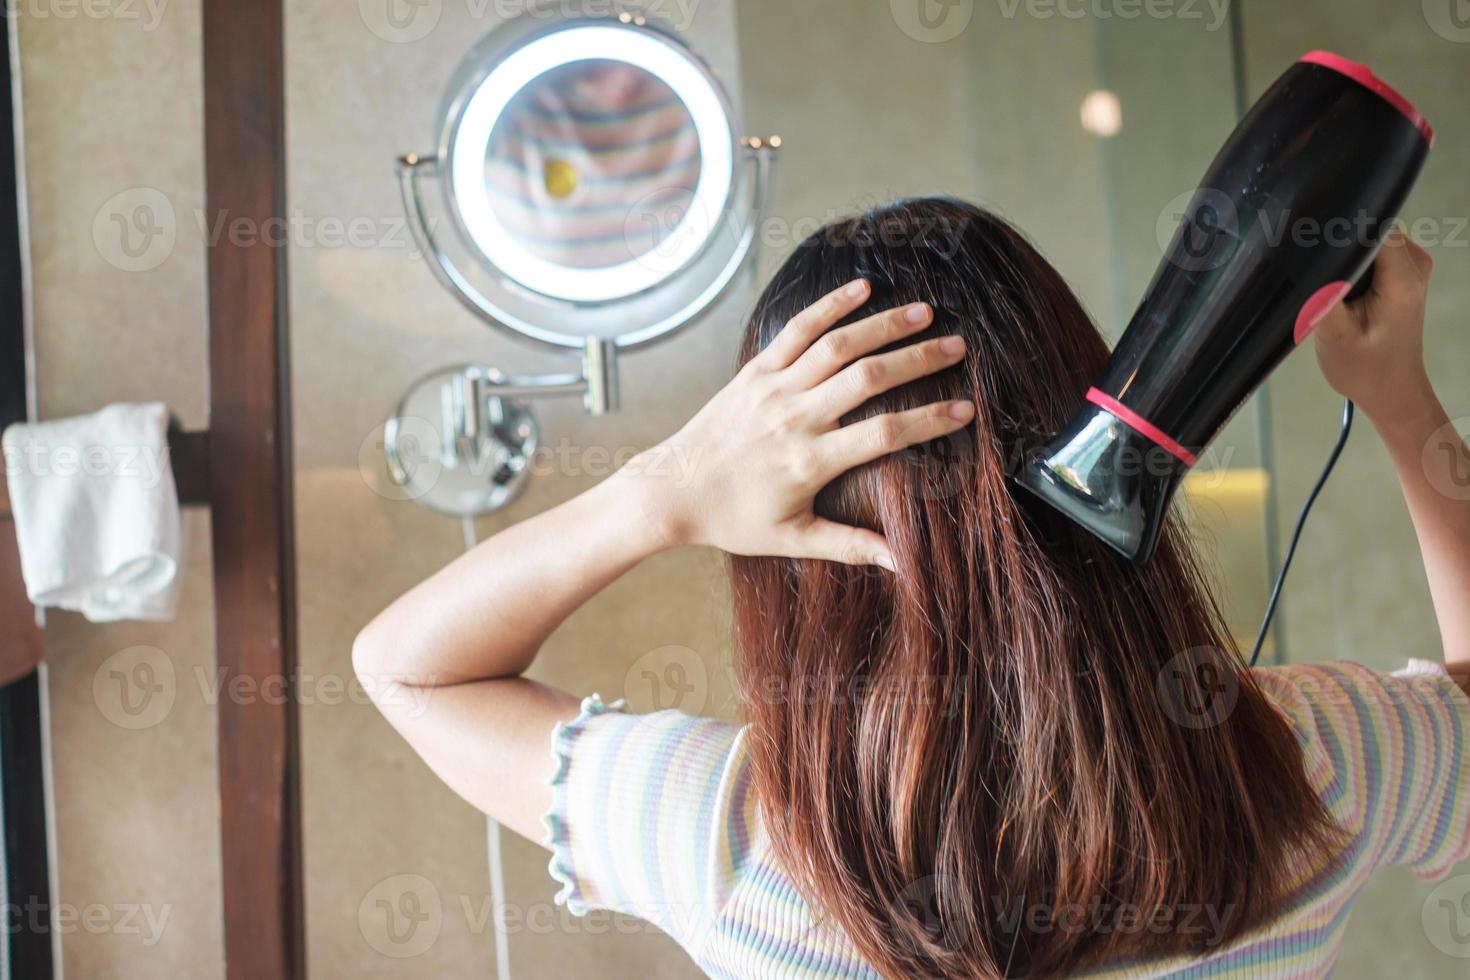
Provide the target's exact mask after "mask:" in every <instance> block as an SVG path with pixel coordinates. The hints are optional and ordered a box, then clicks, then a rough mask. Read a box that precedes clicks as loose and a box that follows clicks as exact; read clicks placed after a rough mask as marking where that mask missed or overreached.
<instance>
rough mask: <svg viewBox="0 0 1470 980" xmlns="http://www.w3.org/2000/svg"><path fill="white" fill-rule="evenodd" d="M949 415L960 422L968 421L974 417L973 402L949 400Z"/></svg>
mask: <svg viewBox="0 0 1470 980" xmlns="http://www.w3.org/2000/svg"><path fill="white" fill-rule="evenodd" d="M949 417H950V418H952V419H955V420H957V421H960V422H968V421H970V419H972V418H974V417H975V403H974V402H950V403H949Z"/></svg>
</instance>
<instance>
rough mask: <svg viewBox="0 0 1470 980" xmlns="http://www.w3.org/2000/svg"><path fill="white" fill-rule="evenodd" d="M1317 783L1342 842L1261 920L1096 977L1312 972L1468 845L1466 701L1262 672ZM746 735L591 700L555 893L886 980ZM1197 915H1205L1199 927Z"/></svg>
mask: <svg viewBox="0 0 1470 980" xmlns="http://www.w3.org/2000/svg"><path fill="white" fill-rule="evenodd" d="M1256 677H1257V679H1258V681H1259V683H1260V685H1261V687H1262V689H1263V690H1264V691H1265V693H1266V695H1267V697H1269V698H1270V699H1271V700H1272V702H1273V703H1275V704H1276V705H1277V707H1278V708H1279V709H1280V710H1281V711H1282V712H1283V713H1284V714H1285V716H1286V717H1287V718H1288V719H1289V721H1290V723H1291V725H1292V727H1293V729H1294V730H1295V732H1296V735H1297V738H1298V740H1299V742H1300V744H1301V747H1302V751H1303V753H1304V757H1305V761H1306V771H1307V776H1308V778H1309V779H1310V781H1311V783H1312V786H1313V788H1314V789H1315V790H1316V792H1317V793H1318V795H1319V796H1320V797H1321V799H1322V800H1323V801H1324V803H1325V804H1326V806H1327V808H1328V811H1329V812H1330V813H1331V815H1332V816H1333V818H1335V819H1336V821H1337V822H1338V823H1339V825H1340V826H1342V827H1343V828H1344V829H1345V831H1346V832H1347V840H1348V841H1349V843H1348V845H1347V848H1346V851H1345V853H1344V854H1343V855H1342V860H1340V861H1329V860H1324V859H1322V858H1320V857H1319V858H1318V859H1317V860H1316V861H1315V862H1313V863H1311V864H1308V863H1306V862H1304V863H1303V864H1302V866H1301V867H1300V868H1299V869H1298V872H1299V873H1298V874H1296V875H1295V876H1294V877H1295V884H1294V887H1293V889H1292V892H1291V894H1292V896H1293V897H1292V898H1291V900H1290V901H1289V902H1288V903H1287V904H1286V905H1285V907H1284V908H1283V909H1282V910H1281V913H1280V914H1279V915H1278V916H1277V917H1276V918H1275V919H1274V920H1272V921H1271V922H1270V923H1268V924H1266V925H1265V926H1264V927H1262V928H1260V929H1258V930H1256V931H1254V932H1252V933H1250V934H1248V935H1247V936H1245V937H1243V938H1242V939H1241V940H1239V941H1237V942H1236V943H1234V944H1233V945H1230V946H1228V947H1222V948H1221V949H1220V950H1219V951H1218V952H1215V953H1212V954H1207V955H1206V956H1204V957H1202V958H1197V959H1173V960H1167V961H1163V960H1161V961H1157V962H1149V963H1131V964H1126V965H1118V966H1114V967H1112V968H1110V969H1106V970H1103V971H1101V972H1099V973H1097V974H1095V975H1096V976H1102V977H1140V978H1141V977H1242V978H1243V977H1272V978H1280V977H1320V976H1324V975H1326V974H1327V973H1328V972H1329V971H1330V969H1331V966H1332V963H1333V960H1334V958H1335V956H1336V954H1337V950H1338V948H1339V946H1340V945H1341V942H1342V938H1343V934H1344V931H1345V930H1346V928H1347V921H1348V912H1349V910H1350V908H1351V905H1352V902H1353V899H1354V897H1355V896H1356V895H1357V893H1358V892H1359V890H1361V888H1362V887H1363V884H1364V882H1365V881H1366V879H1367V877H1368V875H1369V874H1371V873H1372V871H1373V870H1374V869H1375V868H1378V867H1380V866H1383V865H1400V866H1404V867H1407V868H1410V869H1411V870H1413V871H1414V872H1416V873H1417V874H1418V875H1419V876H1420V877H1423V878H1426V879H1433V878H1438V877H1443V876H1444V875H1446V874H1447V873H1448V872H1449V871H1450V869H1451V868H1452V867H1453V865H1455V864H1456V863H1457V862H1458V861H1460V860H1463V859H1464V858H1465V857H1466V856H1467V854H1470V786H1467V785H1466V780H1465V778H1464V777H1465V775H1466V765H1467V762H1466V758H1467V756H1466V753H1465V741H1466V738H1467V735H1470V700H1467V699H1466V697H1465V694H1464V693H1463V692H1462V691H1461V690H1460V688H1459V687H1458V686H1456V685H1455V683H1454V682H1453V681H1452V680H1451V679H1450V678H1449V676H1448V674H1446V673H1445V671H1444V669H1443V667H1440V666H1437V665H1432V664H1427V663H1424V662H1422V661H1412V662H1411V663H1410V665H1409V667H1408V668H1407V669H1406V670H1404V671H1400V672H1399V673H1396V674H1381V673H1378V672H1375V671H1372V670H1369V669H1367V668H1365V667H1361V666H1358V665H1356V664H1351V663H1333V664H1318V665H1299V666H1296V665H1294V666H1287V667H1279V668H1264V669H1259V670H1257V671H1256ZM745 739H746V730H745V729H744V728H740V727H737V726H734V725H731V724H728V723H725V722H721V721H716V720H713V719H708V718H695V717H691V716H689V715H686V714H683V713H681V712H678V711H660V712H656V713H654V714H648V715H633V714H627V713H625V712H624V711H623V709H622V703H621V702H618V703H615V704H612V705H604V704H603V703H602V701H601V699H599V698H598V697H597V696H595V695H594V696H593V697H590V698H588V699H586V700H585V701H584V702H583V703H582V711H581V714H580V715H579V716H578V717H577V718H576V719H575V720H573V721H571V722H567V723H564V724H561V725H558V726H557V727H556V729H555V731H554V733H553V735H552V743H553V754H554V757H555V758H556V760H557V768H556V772H555V774H554V776H553V778H552V787H553V803H552V808H551V812H550V813H549V814H547V816H546V825H547V831H548V836H547V840H546V843H547V844H549V845H550V846H551V848H552V858H551V874H552V876H553V877H554V878H556V879H557V881H559V882H560V883H561V886H562V887H561V890H560V892H559V893H558V894H557V896H556V901H557V902H558V903H559V904H565V905H566V907H567V908H568V910H569V911H570V912H572V913H573V914H575V915H582V914H585V913H586V912H587V911H588V910H589V909H594V908H597V909H611V910H614V911H618V912H623V913H626V914H630V915H634V916H638V917H640V918H643V919H646V920H648V921H650V922H652V923H653V924H654V925H656V926H657V927H658V928H660V929H662V930H663V931H664V932H667V933H668V934H669V935H670V936H672V937H673V938H674V939H675V940H676V941H678V943H679V944H680V945H681V946H683V948H684V949H685V950H686V951H687V952H688V953H689V955H690V956H691V957H693V959H694V961H695V962H696V963H697V964H698V965H699V966H700V968H701V969H703V970H704V971H705V972H706V973H707V974H709V975H710V976H713V977H742V978H744V977H763V978H792V980H795V978H817V977H824V978H825V977H865V978H866V977H877V974H876V973H875V972H874V971H873V970H872V968H870V967H869V966H868V965H867V964H866V963H865V962H864V961H863V960H862V958H861V957H860V956H859V955H858V953H857V951H856V949H855V948H854V947H853V946H852V944H851V943H850V942H849V941H847V939H846V938H845V937H844V936H843V935H842V933H841V932H840V931H839V930H838V929H837V927H836V926H835V925H831V924H830V923H829V922H827V921H825V920H824V919H823V917H822V916H820V915H819V914H815V913H814V912H813V910H812V909H811V908H809V907H808V906H807V904H806V903H805V902H804V901H803V900H802V898H801V896H800V895H799V894H798V892H797V890H796V888H795V887H794V886H793V885H792V883H791V880H790V879H789V878H788V877H787V876H786V875H785V874H784V873H783V872H782V871H781V869H780V868H779V867H778V866H777V864H776V862H775V859H774V857H773V855H772V851H771V847H770V842H769V839H768V838H767V837H766V836H765V833H764V830H763V827H762V822H761V819H760V816H759V813H758V809H757V805H756V801H755V798H754V793H753V792H752V789H751V781H750V768H749V764H748V760H747V756H746V749H745ZM1202 925H1207V923H1203V924H1202Z"/></svg>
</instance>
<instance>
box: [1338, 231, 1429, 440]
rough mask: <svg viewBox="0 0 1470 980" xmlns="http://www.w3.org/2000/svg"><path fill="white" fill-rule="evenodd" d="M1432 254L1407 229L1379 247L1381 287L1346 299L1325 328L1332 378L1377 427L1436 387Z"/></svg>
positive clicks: (1376, 280)
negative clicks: (1428, 348) (1429, 315)
mask: <svg viewBox="0 0 1470 980" xmlns="http://www.w3.org/2000/svg"><path fill="white" fill-rule="evenodd" d="M1433 265H1434V263H1433V261H1432V260H1431V259H1430V257H1429V253H1428V252H1426V251H1425V250H1424V249H1423V248H1421V247H1420V246H1419V245H1418V244H1417V243H1416V242H1414V240H1413V239H1411V238H1409V237H1408V236H1407V235H1405V234H1404V233H1403V231H1402V230H1401V229H1399V228H1395V229H1394V230H1393V231H1391V232H1389V234H1388V236H1387V237H1386V238H1385V239H1384V241H1383V247H1382V248H1381V249H1379V251H1378V258H1377V262H1376V264H1375V267H1374V270H1373V288H1372V289H1370V290H1368V291H1367V292H1366V293H1364V294H1363V295H1362V296H1360V297H1358V298H1357V299H1356V300H1354V301H1352V302H1351V303H1339V304H1338V305H1337V306H1336V307H1334V308H1333V309H1332V311H1331V312H1330V313H1329V314H1328V315H1327V316H1326V317H1325V318H1324V319H1323V320H1322V323H1321V324H1320V325H1319V326H1318V327H1317V329H1316V331H1315V334H1316V345H1317V363H1318V364H1319V365H1320V366H1321V368H1322V373H1323V375H1324V376H1325V377H1326V378H1327V382H1328V384H1330V385H1332V387H1333V389H1334V390H1335V391H1337V393H1338V394H1340V395H1342V396H1344V397H1345V398H1350V399H1352V401H1353V402H1354V403H1355V404H1356V405H1357V406H1358V407H1359V408H1361V409H1362V410H1363V411H1364V412H1365V413H1366V414H1367V416H1368V417H1369V418H1370V419H1372V420H1373V422H1374V424H1375V425H1379V426H1382V425H1384V424H1385V423H1387V424H1393V423H1394V422H1395V421H1396V418H1397V416H1398V414H1399V413H1402V412H1405V411H1414V410H1416V408H1417V406H1420V405H1422V404H1423V403H1424V398H1423V397H1422V396H1423V395H1424V394H1426V393H1428V392H1430V391H1431V390H1432V389H1431V387H1430V383H1429V376H1428V374H1427V372H1426V371H1425V369H1424V302H1425V295H1426V293H1427V291H1428V289H1429V274H1430V270H1431V269H1432V268H1433Z"/></svg>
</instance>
